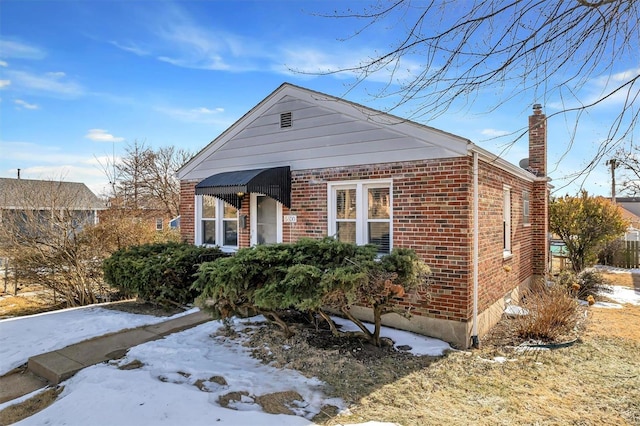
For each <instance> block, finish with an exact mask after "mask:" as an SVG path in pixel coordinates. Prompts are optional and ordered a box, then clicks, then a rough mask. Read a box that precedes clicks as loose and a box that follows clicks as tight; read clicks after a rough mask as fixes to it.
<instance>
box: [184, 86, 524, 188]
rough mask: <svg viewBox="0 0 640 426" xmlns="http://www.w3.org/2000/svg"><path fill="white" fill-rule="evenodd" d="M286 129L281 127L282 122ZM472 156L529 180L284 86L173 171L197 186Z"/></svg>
mask: <svg viewBox="0 0 640 426" xmlns="http://www.w3.org/2000/svg"><path fill="white" fill-rule="evenodd" d="M286 113H291V115H290V116H287V119H290V120H292V122H293V124H292V125H291V126H286V128H285V127H283V126H281V120H282V115H283V114H286ZM471 151H475V152H478V153H479V155H480V157H481V158H483V159H485V160H486V161H491V162H493V163H494V164H496V165H497V166H498V167H502V168H505V169H507V170H508V171H510V172H511V173H516V174H519V175H521V176H523V177H526V178H528V179H531V178H532V177H533V175H531V174H530V173H528V172H526V171H524V170H523V169H521V168H519V167H517V166H515V165H512V164H511V163H509V162H507V161H504V160H503V159H501V158H499V157H498V156H495V155H493V154H491V153H489V152H488V151H486V150H484V149H482V148H480V147H478V146H476V145H474V144H473V143H471V141H469V140H468V139H466V138H463V137H460V136H457V135H454V134H451V133H448V132H445V131H442V130H438V129H435V128H433V127H429V126H426V125H423V124H420V123H416V122H413V121H409V120H406V119H403V118H400V117H397V116H394V115H391V114H387V113H384V112H382V111H378V110H374V109H371V108H368V107H365V106H363V105H360V104H357V103H354V102H350V101H347V100H345V99H341V98H337V97H334V96H330V95H327V94H324V93H320V92H316V91H313V90H310V89H306V88H303V87H299V86H296V85H292V84H290V83H283V84H282V85H281V86H280V87H278V88H277V89H276V90H275V91H273V92H272V93H271V94H270V95H269V96H267V97H266V98H265V99H264V100H263V101H261V102H260V103H259V104H258V105H256V106H255V107H254V108H252V109H251V110H250V111H248V112H247V113H246V114H245V115H243V116H242V117H241V118H240V119H239V120H238V121H236V122H235V123H234V124H233V125H231V127H229V128H228V129H227V130H225V131H224V132H223V133H222V134H220V135H219V136H218V137H217V138H215V139H214V140H213V141H211V142H210V143H209V144H208V145H207V146H206V147H205V148H203V149H202V150H201V151H200V152H199V153H197V154H196V155H195V156H194V157H193V158H191V159H190V160H189V161H188V162H187V163H186V164H185V165H183V166H182V167H181V168H180V169H179V170H178V171H177V175H178V178H179V179H181V180H202V179H204V178H207V177H209V176H211V175H213V174H217V173H224V172H230V171H234V170H251V169H263V168H270V167H281V166H289V167H290V168H291V170H292V171H293V170H303V169H315V168H329V167H343V166H351V165H361V164H376V163H387V162H400V161H413V160H416V159H436V158H452V157H461V156H467V155H469V154H470V152H471Z"/></svg>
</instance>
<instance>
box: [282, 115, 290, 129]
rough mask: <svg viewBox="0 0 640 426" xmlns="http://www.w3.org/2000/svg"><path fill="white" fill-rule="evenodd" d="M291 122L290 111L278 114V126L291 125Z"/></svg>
mask: <svg viewBox="0 0 640 426" xmlns="http://www.w3.org/2000/svg"><path fill="white" fill-rule="evenodd" d="M292 124H293V119H292V118H291V113H290V112H283V113H282V114H280V128H281V129H284V128H286V127H291V125H292Z"/></svg>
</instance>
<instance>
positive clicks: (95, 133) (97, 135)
mask: <svg viewBox="0 0 640 426" xmlns="http://www.w3.org/2000/svg"><path fill="white" fill-rule="evenodd" d="M84 137H85V138H87V139H91V140H92V141H96V142H122V141H123V140H124V138H122V137H119V136H113V135H112V134H110V133H107V131H106V130H104V129H89V132H88V133H87V134H86V135H84Z"/></svg>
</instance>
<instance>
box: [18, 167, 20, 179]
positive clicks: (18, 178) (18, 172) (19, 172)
mask: <svg viewBox="0 0 640 426" xmlns="http://www.w3.org/2000/svg"><path fill="white" fill-rule="evenodd" d="M18 179H20V169H18Z"/></svg>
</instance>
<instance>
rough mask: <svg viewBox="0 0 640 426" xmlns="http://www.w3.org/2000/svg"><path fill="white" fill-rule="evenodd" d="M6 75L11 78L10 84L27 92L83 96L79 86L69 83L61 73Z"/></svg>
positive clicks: (12, 72)
mask: <svg viewBox="0 0 640 426" xmlns="http://www.w3.org/2000/svg"><path fill="white" fill-rule="evenodd" d="M7 75H8V76H9V77H11V82H12V84H15V85H16V87H20V88H23V89H27V90H33V91H37V92H45V93H49V94H55V95H63V96H74V97H75V96H80V95H83V94H84V89H83V87H82V86H81V85H79V84H78V83H76V82H74V81H69V80H68V79H66V76H65V74H64V73H61V72H54V73H45V74H42V75H36V74H31V73H28V72H25V71H7Z"/></svg>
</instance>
